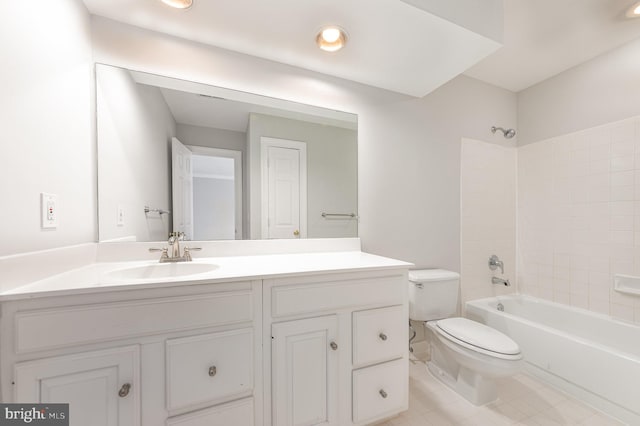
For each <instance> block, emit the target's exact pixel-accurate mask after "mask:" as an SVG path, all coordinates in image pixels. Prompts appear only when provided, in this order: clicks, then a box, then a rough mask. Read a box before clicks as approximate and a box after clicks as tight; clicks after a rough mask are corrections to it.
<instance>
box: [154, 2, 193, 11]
mask: <svg viewBox="0 0 640 426" xmlns="http://www.w3.org/2000/svg"><path fill="white" fill-rule="evenodd" d="M161 1H162V3H164V4H166V5H167V6H171V7H175V8H176V9H189V8H190V7H191V5H192V4H193V0H161Z"/></svg>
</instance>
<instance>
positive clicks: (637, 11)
mask: <svg viewBox="0 0 640 426" xmlns="http://www.w3.org/2000/svg"><path fill="white" fill-rule="evenodd" d="M638 17H640V1H637V2H635V3H634V4H633V6H631V7H630V8H629V9H628V10H627V18H638Z"/></svg>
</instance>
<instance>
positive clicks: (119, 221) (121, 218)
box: [116, 206, 124, 226]
mask: <svg viewBox="0 0 640 426" xmlns="http://www.w3.org/2000/svg"><path fill="white" fill-rule="evenodd" d="M116 225H117V226H124V207H122V206H118V216H117V218H116Z"/></svg>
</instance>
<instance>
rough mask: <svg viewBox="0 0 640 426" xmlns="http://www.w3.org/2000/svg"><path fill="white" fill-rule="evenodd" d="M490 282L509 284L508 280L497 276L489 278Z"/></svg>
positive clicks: (507, 285)
mask: <svg viewBox="0 0 640 426" xmlns="http://www.w3.org/2000/svg"><path fill="white" fill-rule="evenodd" d="M491 284H501V285H503V286H506V287H509V286H510V285H511V283H510V282H509V280H505V279H502V278H498V277H493V278H491Z"/></svg>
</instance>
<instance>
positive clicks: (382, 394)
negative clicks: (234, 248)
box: [380, 389, 388, 398]
mask: <svg viewBox="0 0 640 426" xmlns="http://www.w3.org/2000/svg"><path fill="white" fill-rule="evenodd" d="M380 396H381V397H383V398H386V397H387V396H388V395H387V393H386V392H385V391H384V389H380Z"/></svg>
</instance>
